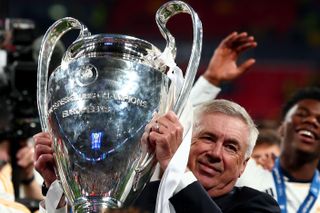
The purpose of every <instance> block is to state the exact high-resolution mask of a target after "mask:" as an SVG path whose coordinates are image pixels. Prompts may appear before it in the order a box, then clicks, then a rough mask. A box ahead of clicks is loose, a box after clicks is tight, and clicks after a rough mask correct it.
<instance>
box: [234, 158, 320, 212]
mask: <svg viewBox="0 0 320 213" xmlns="http://www.w3.org/2000/svg"><path fill="white" fill-rule="evenodd" d="M284 182H285V189H286V198H287V211H288V213H296V212H297V211H298V209H299V207H300V205H301V204H302V203H303V201H304V200H305V198H306V197H307V195H308V193H309V190H310V185H311V182H308V183H301V182H288V178H287V177H285V176H284ZM236 185H237V186H249V187H251V188H254V189H257V190H259V191H263V192H266V193H268V194H269V195H271V196H272V197H273V198H274V199H275V200H277V191H276V185H275V182H274V179H273V175H272V172H271V171H268V170H266V169H263V168H262V167H261V166H259V165H257V164H256V163H255V161H254V160H252V159H250V160H249V162H248V164H247V167H246V169H245V171H244V173H243V174H242V176H241V177H240V178H239V179H238V182H237V184H236ZM310 212H320V198H319V196H318V198H317V200H316V202H315V203H314V205H313V207H312V208H311V210H310Z"/></svg>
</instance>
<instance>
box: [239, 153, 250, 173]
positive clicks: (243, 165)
mask: <svg viewBox="0 0 320 213" xmlns="http://www.w3.org/2000/svg"><path fill="white" fill-rule="evenodd" d="M249 159H250V157H248V158H247V159H245V160H244V161H243V164H242V168H241V170H240V173H239V177H240V176H241V175H242V174H243V172H244V170H245V168H246V166H247V163H248V161H249Z"/></svg>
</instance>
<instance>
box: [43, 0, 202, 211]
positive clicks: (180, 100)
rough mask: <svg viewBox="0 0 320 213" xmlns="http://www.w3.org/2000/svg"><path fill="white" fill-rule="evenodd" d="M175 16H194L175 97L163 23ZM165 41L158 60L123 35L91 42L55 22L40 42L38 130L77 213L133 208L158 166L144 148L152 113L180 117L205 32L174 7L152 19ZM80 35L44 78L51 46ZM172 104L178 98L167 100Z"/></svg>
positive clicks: (66, 21) (70, 24) (182, 6)
mask: <svg viewBox="0 0 320 213" xmlns="http://www.w3.org/2000/svg"><path fill="white" fill-rule="evenodd" d="M178 13H188V14H190V15H191V18H192V23H193V44H192V51H191V56H190V60H189V64H188V67H187V70H186V72H185V76H184V79H185V80H184V83H183V85H182V87H181V90H180V91H179V93H178V94H175V93H176V91H177V90H176V85H175V84H174V83H173V81H172V80H170V78H169V77H168V76H167V74H166V72H167V70H168V69H169V67H170V66H168V63H167V62H166V60H169V61H170V60H171V61H174V58H175V55H176V47H175V40H174V37H173V36H172V35H171V34H170V32H169V31H168V30H167V28H166V23H167V21H168V20H169V18H171V17H172V16H174V15H176V14H178ZM156 21H157V24H158V26H159V29H160V31H161V33H162V35H163V36H164V38H165V39H166V42H167V44H166V48H165V49H164V51H163V52H161V51H160V50H159V49H158V48H156V47H155V46H154V45H152V44H151V43H149V42H147V41H144V40H141V39H137V38H134V37H130V36H126V35H114V34H98V35H90V32H89V31H88V29H87V28H86V27H85V26H84V25H83V24H81V23H80V22H79V21H78V20H76V19H74V18H70V17H68V18H63V19H60V20H58V21H57V22H55V23H54V24H53V25H52V26H51V27H50V28H49V29H48V31H47V32H46V35H45V36H44V39H43V41H42V45H41V49H40V56H39V66H38V79H37V84H38V85H37V86H38V87H37V88H38V91H37V98H38V110H39V114H40V120H41V125H42V129H43V130H44V131H49V132H50V133H51V135H52V137H53V139H54V150H55V153H56V163H57V173H58V176H59V179H60V181H61V184H62V187H63V189H64V192H65V195H66V197H67V198H68V200H69V202H70V204H71V205H72V208H73V210H74V211H75V212H101V211H103V210H105V209H108V208H120V207H126V206H128V205H130V204H131V203H132V202H133V201H134V199H135V198H136V197H137V196H138V195H139V193H140V192H141V190H142V189H143V187H144V186H145V184H146V183H147V182H148V181H149V179H150V177H151V175H152V173H153V171H154V166H155V159H154V155H153V154H152V153H149V152H148V150H147V149H146V148H145V147H143V146H141V144H140V139H141V136H142V134H143V132H144V128H145V126H146V125H147V124H148V122H150V120H151V119H152V116H153V115H154V113H155V112H157V113H159V114H163V113H166V112H167V111H168V110H169V109H173V110H174V111H175V112H176V113H177V114H178V115H179V114H181V111H182V110H183V108H184V106H185V103H186V100H187V98H188V96H189V93H190V89H191V87H192V84H193V81H194V78H195V73H196V71H197V68H198V65H199V59H200V54H201V44H202V26H201V22H200V20H199V18H198V16H197V14H196V13H195V12H194V11H193V9H192V8H191V7H190V6H189V5H188V4H186V3H184V2H181V1H172V2H168V3H166V4H164V5H163V6H162V7H161V8H159V10H158V11H157V14H156ZM72 29H80V35H79V37H78V38H77V39H76V41H74V42H73V43H72V44H71V45H70V46H69V47H68V49H67V51H66V52H65V54H64V57H63V59H62V61H61V65H60V66H59V67H58V68H57V69H56V70H54V71H53V72H52V73H49V70H48V67H49V63H50V58H51V54H52V51H53V49H54V47H55V44H56V42H57V41H58V40H59V39H60V37H61V36H63V35H64V34H65V33H66V32H68V31H69V30H72ZM172 97H175V98H172Z"/></svg>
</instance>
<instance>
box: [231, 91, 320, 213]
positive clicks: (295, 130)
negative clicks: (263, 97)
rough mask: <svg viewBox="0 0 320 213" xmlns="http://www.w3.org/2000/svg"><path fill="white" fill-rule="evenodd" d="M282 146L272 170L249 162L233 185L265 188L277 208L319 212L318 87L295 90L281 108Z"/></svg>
mask: <svg viewBox="0 0 320 213" xmlns="http://www.w3.org/2000/svg"><path fill="white" fill-rule="evenodd" d="M280 136H281V140H282V142H281V143H282V148H281V154H280V157H279V158H278V159H277V160H276V162H275V166H274V168H273V170H272V171H267V170H263V169H261V168H259V167H255V166H252V167H251V166H250V167H248V168H247V170H246V172H245V174H244V176H243V177H242V178H241V179H240V180H239V182H238V183H237V185H246V186H251V187H253V188H256V189H258V190H262V191H266V192H268V193H269V194H271V195H272V196H273V197H274V198H275V199H277V201H278V203H279V205H280V208H281V212H319V211H320V198H319V191H320V180H319V172H318V170H317V165H318V161H319V157H320V89H319V88H315V87H314V88H304V89H301V90H299V91H297V92H296V93H295V94H294V95H293V96H292V98H291V99H290V100H289V101H288V102H287V103H286V105H285V106H284V108H283V122H282V124H281V126H280Z"/></svg>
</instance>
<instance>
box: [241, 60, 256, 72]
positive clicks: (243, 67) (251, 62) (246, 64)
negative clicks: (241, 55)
mask: <svg viewBox="0 0 320 213" xmlns="http://www.w3.org/2000/svg"><path fill="white" fill-rule="evenodd" d="M255 63H256V60H255V59H253V58H250V59H248V60H246V61H245V62H243V63H242V64H241V65H240V66H239V68H238V70H239V73H240V74H242V73H244V72H246V71H247V70H249V69H250V68H251V67H252V65H254V64H255Z"/></svg>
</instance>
